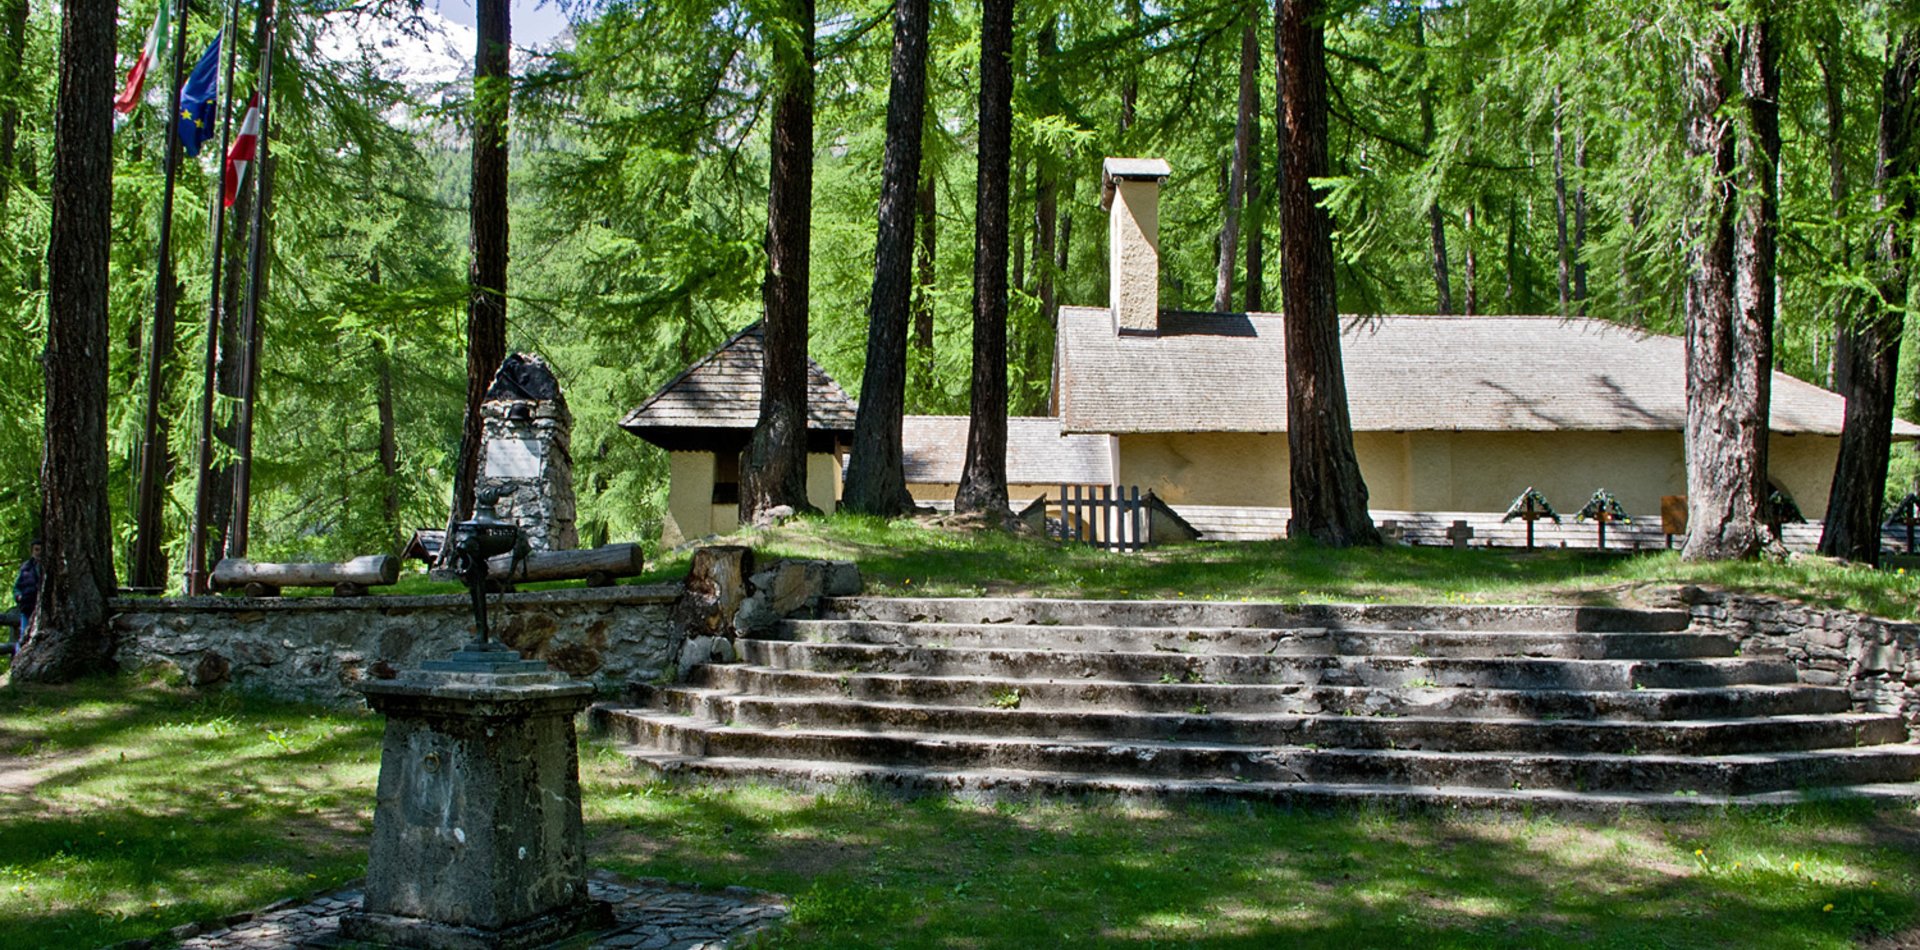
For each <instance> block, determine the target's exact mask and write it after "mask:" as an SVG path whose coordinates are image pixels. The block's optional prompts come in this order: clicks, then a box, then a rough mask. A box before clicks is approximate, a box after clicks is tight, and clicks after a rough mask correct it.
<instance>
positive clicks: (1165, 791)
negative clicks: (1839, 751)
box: [626, 749, 1920, 818]
mask: <svg viewBox="0 0 1920 950" xmlns="http://www.w3.org/2000/svg"><path fill="white" fill-rule="evenodd" d="M626 754H627V755H628V757H629V758H630V760H631V761H632V762H633V763H634V765H635V767H636V768H637V769H638V770H639V771H640V772H641V773H642V774H643V775H645V776H646V777H648V778H651V779H655V780H666V781H673V782H685V783H693V784H722V785H731V784H742V783H751V784H760V785H775V786H780V787H784V788H791V789H795V790H799V791H808V792H824V791H829V790H832V789H835V788H846V787H858V788H866V789H870V790H872V791H875V792H878V793H881V794H886V795H896V796H922V795H940V796H949V797H953V798H958V799H962V800H967V801H983V802H996V801H1031V800H1033V799H1036V798H1069V799H1076V800H1095V801H1117V802H1122V803H1133V802H1139V803H1149V804H1156V805H1163V804H1181V803H1214V802H1258V803H1263V804H1270V805H1275V806H1279V807H1285V808H1332V807H1350V806H1355V805H1358V806H1363V807H1365V806H1391V807H1395V808H1404V807H1408V806H1412V807H1418V808H1434V809H1453V808H1471V809H1476V810H1480V811H1511V812H1525V813H1529V814H1534V813H1552V814H1558V815H1566V816H1569V817H1590V818H1612V817H1614V816H1617V815H1619V814H1620V813H1621V812H1622V811H1625V810H1628V809H1632V810H1635V811H1640V812H1645V813H1647V814H1651V815H1655V816H1670V817H1689V816H1694V815H1697V814H1699V813H1700V811H1701V810H1702V809H1724V808H1728V807H1733V806H1758V805H1791V804H1796V803H1799V802H1804V801H1814V800H1826V799H1829V798H1835V797H1841V798H1865V799H1879V800H1897V801H1912V800H1914V799H1920V784H1912V783H1878V784H1853V785H1844V786H1834V787H1829V788H1820V789H1811V790H1805V789H1788V790H1782V791H1773V792H1758V793H1753V794H1746V795H1722V794H1711V793H1706V794H1678V795H1676V794H1672V793H1658V792H1598V791H1586V792H1570V791H1564V790H1561V789H1549V788H1518V789H1516V788H1511V787H1509V788H1474V787H1468V786H1407V785H1396V784H1380V783H1337V784H1335V783H1316V782H1252V781H1219V780H1214V779H1199V778H1188V779H1164V778H1163V779H1152V780H1148V779H1140V778H1135V777H1132V776H1127V775H1094V774H1075V773H1066V772H1053V771H1014V770H1004V769H994V770H984V769H983V770H952V769H929V768H913V767H905V766H887V765H861V764H855V763H845V762H794V761H785V760H769V759H745V758H719V757H706V756H684V755H675V754H671V753H663V752H650V751H644V750H637V749H629V750H626Z"/></svg>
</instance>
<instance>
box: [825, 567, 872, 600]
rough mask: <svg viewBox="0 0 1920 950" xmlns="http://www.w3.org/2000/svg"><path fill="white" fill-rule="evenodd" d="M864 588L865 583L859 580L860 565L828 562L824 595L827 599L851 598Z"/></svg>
mask: <svg viewBox="0 0 1920 950" xmlns="http://www.w3.org/2000/svg"><path fill="white" fill-rule="evenodd" d="M865 588H866V582H865V581H863V580H861V578H860V565H858V564H855V563H853V562H852V561H828V562H827V580H826V595H827V596H828V597H852V596H855V595H857V594H859V593H860V591H862V590H864V589H865Z"/></svg>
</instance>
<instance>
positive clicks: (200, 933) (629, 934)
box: [169, 871, 788, 950]
mask: <svg viewBox="0 0 1920 950" xmlns="http://www.w3.org/2000/svg"><path fill="white" fill-rule="evenodd" d="M587 893H588V894H589V895H590V896H592V897H593V898H594V899H595V900H603V901H606V902H608V903H610V904H612V905H613V914H614V920H615V923H614V925H613V927H612V928H611V929H609V930H606V931H604V932H602V933H601V934H600V935H599V936H598V937H596V938H593V939H592V941H591V942H585V941H584V940H583V939H582V938H580V937H575V938H573V939H572V940H569V941H566V942H565V943H563V944H561V946H564V947H568V948H574V947H582V948H585V947H591V948H594V950H601V948H607V950H718V948H723V947H732V946H737V945H738V944H739V942H740V941H741V940H742V938H745V937H748V936H749V935H752V934H754V933H757V932H759V931H762V930H766V929H768V928H771V927H774V926H777V925H778V924H779V923H780V922H781V921H783V920H785V919H786V917H787V913H788V907H787V904H786V901H785V899H783V898H781V897H780V896H778V895H775V894H768V893H765V892H762V891H755V890H749V889H747V888H744V887H729V888H725V889H723V890H708V889H704V888H697V887H692V886H689V885H684V884H673V883H670V882H667V881H661V880H654V879H650V878H643V879H636V878H624V877H618V876H615V875H613V874H608V873H606V872H603V871H596V872H594V873H592V874H590V875H588V881H587ZM360 901H361V892H360V889H359V888H358V887H357V886H356V887H349V888H346V889H344V890H339V891H334V892H332V893H329V894H324V895H321V896H319V897H315V898H312V899H310V900H306V901H299V900H297V899H295V900H288V901H282V902H281V903H278V904H274V905H272V906H270V907H267V908H266V909H264V910H262V911H259V912H257V913H254V914H239V915H235V916H234V917H230V918H228V919H227V922H226V923H224V924H222V925H220V926H217V927H205V926H202V925H193V924H189V925H187V926H185V927H179V928H175V929H174V930H173V931H172V932H170V933H169V937H170V938H172V939H177V940H180V947H181V948H182V950H284V948H302V950H321V948H341V947H351V946H357V945H356V944H353V943H349V942H347V941H344V940H341V939H340V936H339V933H340V916H341V915H342V914H345V913H347V912H348V911H353V910H358V909H359V908H360Z"/></svg>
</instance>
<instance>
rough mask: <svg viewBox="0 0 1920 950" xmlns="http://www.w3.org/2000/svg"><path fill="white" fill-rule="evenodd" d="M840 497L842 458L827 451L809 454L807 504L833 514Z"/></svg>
mask: <svg viewBox="0 0 1920 950" xmlns="http://www.w3.org/2000/svg"><path fill="white" fill-rule="evenodd" d="M839 499H840V458H839V456H837V455H833V454H830V453H827V452H814V453H811V454H809V455H808V456H807V504H810V505H812V506H814V507H815V508H818V509H820V510H821V511H822V512H825V513H826V514H833V510H834V506H835V503H836V502H838V501H839Z"/></svg>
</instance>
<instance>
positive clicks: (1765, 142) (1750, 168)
mask: <svg viewBox="0 0 1920 950" xmlns="http://www.w3.org/2000/svg"><path fill="white" fill-rule="evenodd" d="M1754 11H1755V12H1754V20H1753V21H1752V22H1750V23H1747V24H1746V25H1744V26H1743V27H1742V28H1741V30H1740V86H1741V92H1742V95H1743V98H1744V99H1745V100H1746V117H1747V127H1746V130H1745V131H1746V134H1745V140H1744V141H1743V142H1742V143H1741V144H1742V151H1743V152H1744V155H1743V156H1742V159H1741V161H1740V167H1741V169H1742V170H1743V172H1744V175H1745V179H1746V180H1745V182H1743V184H1742V187H1741V189H1740V192H1739V194H1740V220H1739V222H1738V225H1737V227H1736V232H1735V239H1736V241H1737V243H1736V244H1735V246H1734V305H1735V310H1734V319H1735V320H1737V321H1738V323H1737V324H1736V327H1735V331H1734V332H1735V338H1736V339H1737V340H1738V341H1739V342H1738V343H1737V344H1736V347H1735V352H1737V353H1739V354H1740V359H1739V360H1738V361H1737V362H1736V363H1735V365H1734V394H1735V397H1736V398H1737V399H1738V400H1739V404H1740V411H1741V413H1742V414H1743V416H1745V417H1746V418H1751V419H1753V420H1755V425H1754V428H1753V430H1752V431H1753V432H1754V436H1753V441H1752V442H1751V443H1750V447H1749V448H1748V449H1747V450H1748V451H1749V452H1750V453H1751V460H1752V461H1751V462H1750V464H1751V466H1752V470H1751V474H1750V478H1751V479H1752V487H1751V489H1750V490H1751V491H1752V493H1753V499H1754V502H1753V504H1754V517H1755V518H1756V519H1757V520H1758V521H1759V523H1760V524H1761V525H1765V523H1766V510H1765V508H1766V505H1767V499H1768V497H1769V496H1770V494H1771V491H1770V486H1769V481H1768V477H1767V449H1768V445H1767V443H1768V436H1769V434H1770V432H1771V430H1772V425H1771V423H1770V417H1771V411H1772V408H1771V407H1772V405H1773V324H1774V317H1775V313H1776V310H1777V308H1778V307H1779V303H1780V295H1779V282H1778V261H1779V236H1780V42H1779V40H1780V37H1779V34H1778V33H1777V32H1776V31H1775V24H1774V21H1773V15H1774V14H1773V4H1772V2H1771V0H1762V2H1759V3H1756V4H1754ZM1760 545H1761V546H1762V547H1763V548H1771V549H1773V553H1774V554H1776V555H1778V556H1780V557H1785V556H1786V553H1787V552H1786V548H1785V547H1784V546H1782V545H1781V544H1780V543H1779V542H1777V541H1775V540H1774V539H1773V533H1772V532H1771V531H1761V532H1760Z"/></svg>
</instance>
